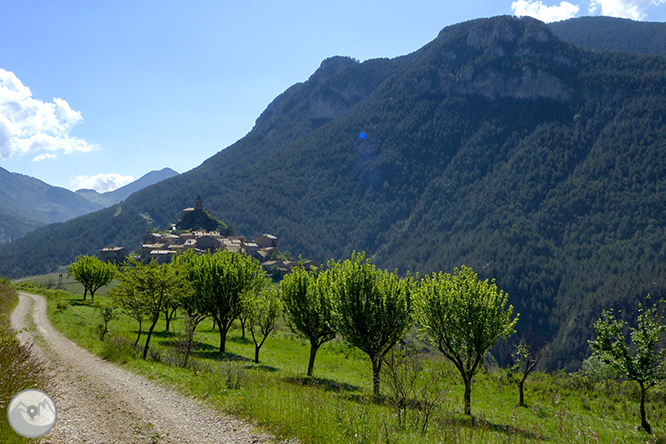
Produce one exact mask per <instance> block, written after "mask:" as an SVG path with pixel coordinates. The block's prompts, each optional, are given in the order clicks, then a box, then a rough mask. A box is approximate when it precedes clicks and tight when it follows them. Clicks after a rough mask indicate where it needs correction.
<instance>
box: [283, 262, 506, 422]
mask: <svg viewBox="0 0 666 444" xmlns="http://www.w3.org/2000/svg"><path fill="white" fill-rule="evenodd" d="M280 294H281V296H282V299H283V301H284V305H285V313H286V318H287V321H288V324H289V326H290V327H291V328H292V330H294V331H297V332H299V333H300V334H302V335H303V336H305V337H306V338H307V339H308V340H309V341H310V360H309V364H308V375H309V376H312V374H313V370H314V362H315V356H316V353H317V350H318V349H319V347H320V346H321V345H322V344H323V343H325V342H326V341H330V340H332V339H333V338H334V337H335V335H336V333H339V334H340V335H341V336H342V338H343V339H344V340H345V341H346V342H348V343H349V344H351V345H353V346H355V347H357V348H359V349H360V350H362V351H363V352H364V353H366V354H367V355H368V357H369V358H370V360H371V362H372V370H373V393H374V395H375V396H378V395H379V393H380V381H381V366H382V362H383V361H384V358H385V356H386V354H387V353H388V352H389V351H390V350H391V349H392V348H393V347H394V346H395V345H396V344H397V343H398V341H400V340H401V339H402V338H403V337H404V336H405V334H406V333H407V331H409V330H410V329H411V328H412V326H413V325H414V323H415V322H416V323H417V324H418V325H419V327H420V330H419V333H420V334H419V336H420V338H421V339H422V340H423V341H424V342H425V343H427V344H430V345H432V346H435V347H437V349H438V350H439V351H440V352H442V353H443V355H444V356H445V357H446V358H448V359H449V360H450V361H451V362H453V364H454V365H455V366H456V368H457V369H458V371H459V372H460V375H461V377H462V379H463V382H464V385H465V397H464V403H465V413H466V414H468V415H469V414H471V387H472V379H473V376H474V374H475V373H476V371H477V370H478V369H479V365H480V364H481V362H482V359H483V357H484V356H485V354H486V352H487V351H488V350H489V349H490V348H491V347H492V346H493V345H494V344H495V342H496V341H497V340H498V339H499V338H504V337H508V336H509V335H511V334H512V333H513V332H514V327H515V325H516V322H517V321H518V316H517V315H516V316H513V307H512V306H510V305H507V303H508V302H507V295H506V294H505V293H504V292H503V291H501V290H498V288H497V286H496V285H495V283H494V282H489V281H488V280H485V281H480V280H479V279H478V277H477V274H476V273H475V272H474V271H473V270H472V269H471V268H468V267H465V266H463V267H461V268H460V269H457V268H456V269H455V270H454V273H453V274H452V275H451V274H445V273H439V274H433V275H432V276H426V277H425V278H424V279H422V280H419V279H418V276H417V279H414V278H412V277H411V276H407V277H405V278H399V277H398V276H397V274H396V273H392V272H388V271H385V270H379V269H377V268H376V267H375V266H374V265H372V264H371V263H370V261H369V260H368V259H366V257H365V255H364V254H357V253H354V254H353V255H352V257H351V259H348V260H345V261H338V262H333V261H331V262H329V263H328V268H327V270H325V271H318V270H313V271H310V272H306V271H305V270H304V269H302V268H298V269H296V270H294V271H293V272H292V273H291V274H289V275H287V276H286V277H285V278H284V279H283V280H282V282H281V283H280Z"/></svg>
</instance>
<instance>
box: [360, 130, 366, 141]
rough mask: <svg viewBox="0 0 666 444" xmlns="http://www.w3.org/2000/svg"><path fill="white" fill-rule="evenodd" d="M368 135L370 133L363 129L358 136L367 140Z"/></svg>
mask: <svg viewBox="0 0 666 444" xmlns="http://www.w3.org/2000/svg"><path fill="white" fill-rule="evenodd" d="M366 137H368V135H367V134H365V131H361V132H360V134H359V135H358V138H359V139H361V140H365V138H366Z"/></svg>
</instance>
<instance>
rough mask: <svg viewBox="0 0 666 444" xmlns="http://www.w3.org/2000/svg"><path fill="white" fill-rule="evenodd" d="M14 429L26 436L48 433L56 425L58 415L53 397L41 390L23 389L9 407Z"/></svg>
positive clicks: (11, 423) (37, 436)
mask: <svg viewBox="0 0 666 444" xmlns="http://www.w3.org/2000/svg"><path fill="white" fill-rule="evenodd" d="M7 419H8V420H9V425H10V426H12V429H14V431H15V432H16V433H18V434H19V435H21V436H23V437H25V438H39V437H40V436H44V435H46V434H47V433H48V432H49V431H50V430H51V429H52V428H53V426H54V425H55V422H56V419H58V415H57V412H56V406H55V403H54V402H53V399H51V397H49V395H47V394H46V393H44V392H43V391H41V390H35V389H29V390H23V391H22V392H20V393H19V394H17V395H16V396H14V397H13V398H12V401H11V402H10V403H9V407H8V408H7Z"/></svg>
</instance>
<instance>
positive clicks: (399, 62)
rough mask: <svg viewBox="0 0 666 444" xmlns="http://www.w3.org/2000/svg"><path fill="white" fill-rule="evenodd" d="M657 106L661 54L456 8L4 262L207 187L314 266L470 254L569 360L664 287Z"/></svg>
mask: <svg viewBox="0 0 666 444" xmlns="http://www.w3.org/2000/svg"><path fill="white" fill-rule="evenodd" d="M665 120H666V58H663V57H660V56H645V55H632V54H628V53H609V52H598V51H589V50H585V49H582V48H581V47H579V46H574V45H573V44H571V43H567V42H565V41H563V40H561V39H560V38H559V37H557V36H556V35H555V34H554V33H553V32H552V31H551V29H550V28H549V27H548V26H547V25H545V24H543V23H541V22H538V21H536V20H534V19H530V18H521V19H517V18H515V17H496V18H493V19H482V20H476V21H472V22H467V23H462V24H459V25H456V26H452V27H448V28H445V29H444V30H443V31H442V32H441V33H440V35H439V36H438V38H437V39H435V40H434V41H433V42H431V43H430V44H428V45H426V46H425V47H423V48H422V49H420V50H418V51H416V52H414V53H412V54H410V55H408V56H405V57H401V58H397V59H393V60H388V59H379V60H369V61H366V62H363V63H359V62H357V61H355V60H352V59H349V58H344V57H334V58H331V59H328V60H326V61H324V62H323V63H322V66H321V67H320V69H319V70H318V71H317V72H315V73H314V74H313V75H312V77H311V78H310V79H309V80H308V81H307V82H304V83H301V84H297V85H294V86H293V87H292V88H290V89H288V90H287V91H285V93H283V94H282V95H281V96H279V97H278V98H276V99H275V101H274V102H273V103H271V104H270V105H269V107H268V108H267V109H266V111H265V112H264V113H263V114H262V115H261V116H260V117H259V119H258V120H257V123H256V126H255V128H254V129H253V130H252V131H251V132H250V133H249V134H248V135H247V136H246V137H245V138H243V139H241V140H240V141H238V142H237V143H236V144H234V145H232V146H231V147H229V148H227V149H225V150H223V151H221V152H220V153H218V154H217V155H215V156H214V157H212V158H210V159H208V160H207V161H206V162H204V163H203V164H202V165H201V166H200V167H198V168H196V169H194V170H192V171H190V172H188V173H185V174H182V175H181V176H178V177H174V178H171V179H167V180H165V181H163V182H160V183H158V184H156V185H154V186H152V187H149V188H147V189H145V190H142V191H140V192H138V193H135V194H133V195H132V196H130V197H129V198H128V199H127V200H125V201H124V202H122V203H120V204H118V205H115V206H113V207H110V208H108V209H105V210H103V211H100V212H98V213H94V214H91V215H88V216H84V217H81V218H78V219H75V220H73V221H70V222H67V223H64V224H58V225H54V226H49V227H46V228H42V229H39V230H37V231H35V232H34V233H31V234H29V235H28V236H26V237H25V238H23V239H21V240H19V241H16V242H14V243H12V244H10V245H8V246H6V247H4V248H2V249H1V250H0V257H1V259H0V275H6V276H12V277H17V276H22V275H28V274H35V273H42V272H45V271H50V270H54V269H56V268H57V267H59V266H61V265H63V264H67V263H69V262H71V261H72V260H73V259H74V258H75V257H76V255H78V254H95V253H96V252H97V250H98V249H99V248H100V247H103V246H109V245H123V246H126V247H129V248H130V249H134V248H136V247H137V246H138V245H139V242H140V241H141V238H142V236H143V233H144V232H145V230H146V229H149V228H164V227H166V225H167V224H168V223H169V222H173V221H174V220H177V219H178V217H179V214H180V210H181V209H182V208H185V207H187V206H189V205H190V204H191V201H192V199H193V198H194V196H196V195H201V196H202V198H203V200H204V202H205V205H206V207H207V208H208V209H209V210H210V212H211V214H213V215H215V216H216V217H218V218H219V219H220V220H222V221H224V222H225V223H227V224H229V225H231V226H233V227H234V229H235V231H236V233H239V234H245V235H247V236H250V237H251V236H254V235H257V234H260V233H263V232H271V233H274V234H276V235H277V236H278V237H279V238H280V245H281V248H283V249H286V250H290V251H292V252H295V253H301V254H303V256H305V257H309V258H313V259H316V260H319V261H320V262H322V263H323V262H325V261H326V260H328V259H330V258H341V257H346V256H349V255H350V254H351V252H352V251H354V250H357V251H366V252H367V253H368V254H369V255H370V256H372V258H373V261H374V262H375V263H377V264H378V265H379V266H381V267H386V268H390V269H397V270H398V271H399V272H400V273H406V272H407V271H409V272H412V273H415V272H420V273H427V272H431V271H439V270H443V271H447V272H450V271H452V270H453V268H454V267H456V266H460V265H463V264H464V265H468V266H471V267H473V268H474V270H476V271H478V272H479V274H480V275H481V277H483V278H485V277H490V278H496V279H497V284H498V285H499V287H500V288H502V289H503V290H505V291H507V292H508V293H509V300H510V303H511V304H513V305H514V306H515V307H516V311H517V312H520V313H521V316H520V322H519V323H518V325H517V330H518V332H519V335H517V336H518V337H522V338H525V339H526V340H529V341H531V342H533V343H545V342H549V343H551V346H552V349H553V350H554V352H553V354H552V355H551V356H550V358H549V361H548V362H547V365H548V367H549V368H569V369H572V368H576V367H577V366H578V365H579V363H580V362H581V360H582V359H584V358H585V357H586V354H587V353H589V349H588V347H587V342H586V341H587V339H589V338H590V337H591V336H592V324H593V322H594V319H596V317H598V316H599V314H600V313H601V311H602V309H605V308H610V307H617V308H620V307H623V306H625V305H626V306H635V305H636V304H635V303H633V301H635V300H636V299H637V298H642V297H643V296H645V294H646V293H648V292H650V293H652V295H653V296H661V295H664V294H665V293H666V292H665V290H666V278H664V276H666V274H665V273H663V271H665V270H664V269H665V268H666V251H665V250H664V247H663V246H664V245H666V242H665V241H666V237H665V235H664V228H663V227H664V226H665V224H664V222H665V219H666V208H665V205H664V202H666V195H664V193H666V176H665V174H666V173H665V172H666V147H664V140H666V139H665V137H664V136H665V135H666V121H665ZM630 301H631V303H629V302H630ZM627 314H628V315H631V314H632V313H627ZM500 358H501V357H500Z"/></svg>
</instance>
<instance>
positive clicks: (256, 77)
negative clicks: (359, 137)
mask: <svg viewBox="0 0 666 444" xmlns="http://www.w3.org/2000/svg"><path fill="white" fill-rule="evenodd" d="M503 14H514V15H531V16H535V17H537V18H540V19H542V20H544V21H556V20H562V19H566V18H570V17H574V16H575V17H580V16H583V15H611V16H618V17H626V18H632V19H634V20H647V21H660V22H663V21H666V0H584V1H581V2H575V1H571V2H566V1H557V2H551V1H548V0H546V1H543V0H542V1H531V0H509V1H506V2H502V1H497V0H492V1H490V0H467V1H455V2H453V1H441V0H440V1H434V0H415V1H412V2H406V1H404V0H400V1H397V0H387V1H383V2H379V1H363V0H354V1H351V0H336V1H320V2H312V1H307V2H306V1H301V0H282V1H275V0H272V1H269V0H254V1H253V0H217V1H213V0H210V1H201V0H189V1H185V0H169V1H164V0H162V1H153V0H146V1H140V0H134V1H125V0H116V1H114V2H102V1H95V0H86V1H82V0H81V1H75V0H59V1H52V0H48V1H46V0H39V1H38V0H3V1H2V3H0V42H2V44H0V167H2V168H5V169H7V170H9V171H13V172H17V173H22V174H27V175H30V176H33V177H37V178H39V179H41V180H43V181H45V182H47V183H49V184H52V185H57V186H62V187H65V188H69V189H72V190H74V189H77V188H81V187H89V188H95V189H97V190H98V191H106V190H110V189H113V188H115V187H118V186H121V185H123V184H125V183H127V182H129V181H131V180H132V179H138V178H139V177H140V176H142V175H143V174H145V173H147V172H148V171H151V170H155V169H161V168H163V167H167V166H168V167H170V168H173V169H175V170H176V171H178V172H181V173H182V172H185V171H188V170H190V169H192V168H194V167H196V166H198V165H199V164H201V162H203V161H204V160H205V159H207V158H209V157H211V156H212V155H214V154H215V153H217V152H219V151H220V150H222V149H224V148H226V147H227V146H229V145H231V144H232V143H234V142H235V141H236V140H238V139H240V138H242V137H243V136H245V135H246V134H247V133H248V132H249V131H250V130H251V129H252V127H253V125H254V121H255V119H256V118H257V117H258V116H259V114H261V112H262V111H263V110H264V109H265V108H266V107H267V106H268V104H269V103H270V102H271V101H272V100H273V99H274V98H275V97H276V96H278V95H279V94H280V93H282V92H283V91H284V90H285V89H287V88H288V87H290V86H291V85H293V84H295V83H298V82H303V81H306V80H307V79H308V77H309V76H310V75H311V74H312V73H313V72H314V71H315V70H316V69H317V68H318V67H319V65H320V63H321V62H322V60H324V59H326V58H328V57H331V56H334V55H342V56H350V57H354V58H356V59H358V60H361V61H364V60H367V59H371V58H378V57H396V56H400V55H404V54H408V53H410V52H413V51H415V50H417V49H419V48H420V47H422V46H423V45H425V44H426V43H428V42H429V41H431V40H433V39H434V38H435V37H436V36H437V34H438V33H439V31H440V30H441V29H442V28H444V27H446V26H449V25H452V24H456V23H460V22H462V21H467V20H472V19H476V18H480V17H491V16H496V15H503Z"/></svg>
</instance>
